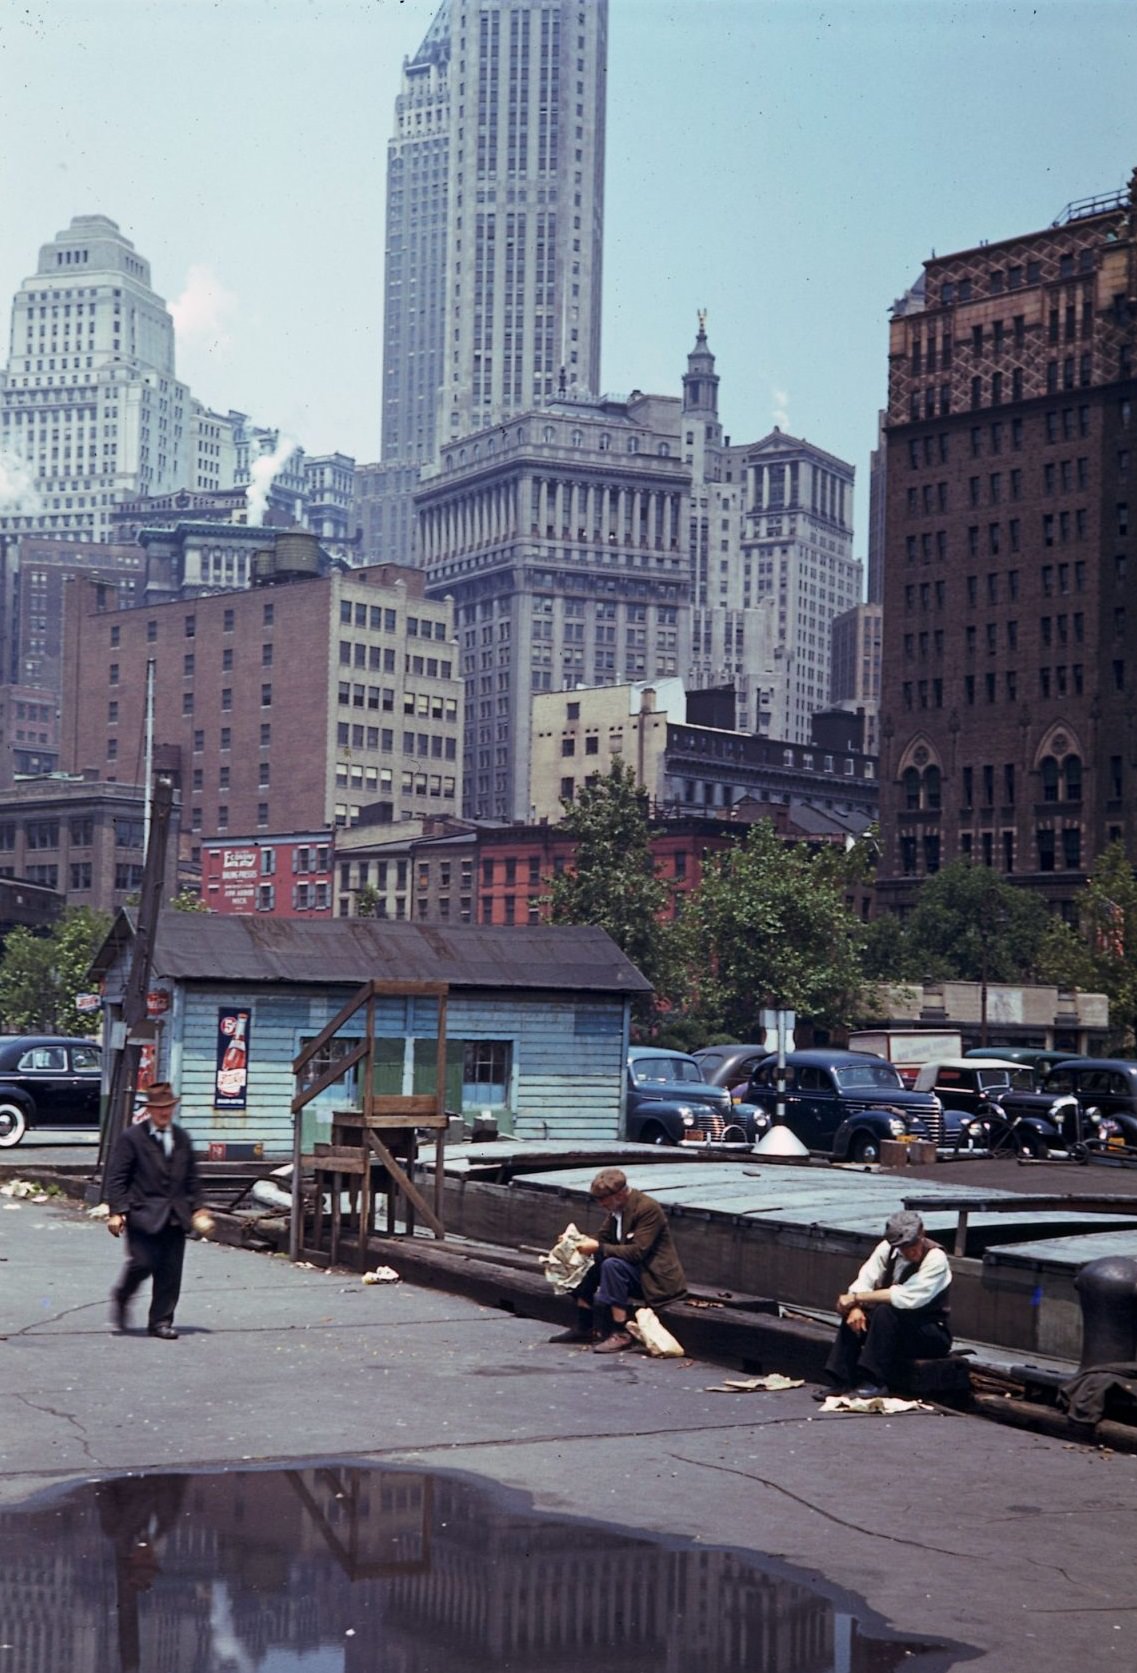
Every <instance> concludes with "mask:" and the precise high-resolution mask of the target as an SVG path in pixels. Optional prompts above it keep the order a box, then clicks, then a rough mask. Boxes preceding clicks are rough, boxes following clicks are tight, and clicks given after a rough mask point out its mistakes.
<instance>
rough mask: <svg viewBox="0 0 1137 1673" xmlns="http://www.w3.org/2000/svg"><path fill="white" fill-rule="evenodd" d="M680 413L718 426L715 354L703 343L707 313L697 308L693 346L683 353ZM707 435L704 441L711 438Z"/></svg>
mask: <svg viewBox="0 0 1137 1673" xmlns="http://www.w3.org/2000/svg"><path fill="white" fill-rule="evenodd" d="M683 416H684V417H685V418H698V419H701V420H702V422H703V423H704V424H707V425H714V427H715V431H716V435H715V438H714V439H716V440H717V439H719V438H718V435H717V432H718V429H719V423H718V417H719V379H718V373H717V372H716V371H715V357H714V355H713V354H712V353H711V351H710V349H709V348H708V346H707V313H706V309H705V308H700V309H699V334H698V336H697V337H696V338H695V347H694V348H693V349H692V350H691V352H690V354H689V355H688V356H687V370H686V372H685V373H684V376H683ZM711 439H712V438H711V436H710V435H707V440H708V441H709V440H711Z"/></svg>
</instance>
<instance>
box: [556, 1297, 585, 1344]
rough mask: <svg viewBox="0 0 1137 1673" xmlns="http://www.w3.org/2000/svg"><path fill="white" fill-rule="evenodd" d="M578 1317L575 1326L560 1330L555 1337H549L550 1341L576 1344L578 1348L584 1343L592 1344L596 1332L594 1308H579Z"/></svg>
mask: <svg viewBox="0 0 1137 1673" xmlns="http://www.w3.org/2000/svg"><path fill="white" fill-rule="evenodd" d="M577 1315H578V1316H577V1319H576V1323H575V1324H572V1325H570V1326H569V1328H568V1330H558V1331H557V1333H556V1335H555V1336H550V1337H549V1341H550V1342H565V1343H574V1342H575V1343H576V1344H577V1345H578V1346H579V1345H580V1344H581V1343H584V1342H591V1341H592V1340H593V1339H594V1332H593V1328H592V1308H591V1307H579V1308H578V1309H577Z"/></svg>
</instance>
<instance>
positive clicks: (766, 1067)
mask: <svg viewBox="0 0 1137 1673" xmlns="http://www.w3.org/2000/svg"><path fill="white" fill-rule="evenodd" d="M746 1099H747V1102H748V1103H751V1104H755V1105H756V1106H757V1107H758V1108H759V1109H762V1110H764V1111H765V1112H766V1113H767V1114H768V1115H770V1116H773V1114H774V1110H775V1107H776V1104H777V1099H778V1060H777V1058H776V1057H769V1058H767V1059H766V1060H765V1061H764V1062H762V1063H760V1064H759V1065H758V1067H757V1069H756V1070H755V1071H754V1074H753V1076H752V1077H751V1080H750V1085H749V1086H748V1088H747V1091H746ZM785 1122H786V1126H787V1127H789V1129H790V1131H791V1132H792V1133H794V1134H795V1135H796V1137H797V1138H799V1139H800V1140H801V1142H802V1144H804V1145H805V1146H806V1148H807V1149H808V1150H813V1151H819V1152H820V1153H821V1154H823V1155H827V1156H832V1158H833V1160H834V1161H835V1162H877V1161H879V1160H880V1146H881V1143H882V1141H883V1140H884V1139H898V1138H904V1137H905V1136H907V1137H910V1138H922V1139H931V1140H933V1142H934V1143H936V1144H940V1143H942V1141H943V1112H942V1110H941V1108H940V1103H939V1099H938V1098H937V1097H936V1096H935V1094H934V1093H932V1092H910V1091H909V1090H908V1089H907V1088H906V1087H905V1085H904V1083H903V1081H902V1080H901V1079H900V1076H899V1074H898V1073H897V1071H896V1069H895V1068H894V1067H893V1066H892V1064H891V1063H889V1062H887V1061H886V1060H885V1059H884V1058H883V1057H876V1056H874V1055H873V1054H872V1053H871V1052H863V1051H835V1050H834V1051H829V1050H824V1049H814V1050H811V1051H791V1052H787V1054H786V1090H785Z"/></svg>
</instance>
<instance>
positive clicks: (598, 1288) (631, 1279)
mask: <svg viewBox="0 0 1137 1673" xmlns="http://www.w3.org/2000/svg"><path fill="white" fill-rule="evenodd" d="M576 1297H577V1301H578V1302H579V1303H580V1305H581V1306H582V1307H621V1308H624V1309H625V1310H626V1309H627V1308H628V1307H629V1306H630V1304H631V1303H632V1302H633V1301H642V1300H643V1298H644V1292H643V1290H642V1289H641V1288H640V1269H639V1267H638V1266H633V1265H632V1262H631V1261H622V1260H621V1259H620V1257H619V1255H608V1256H606V1257H605V1258H604V1259H602V1260H598V1261H595V1262H594V1263H593V1265H592V1266H591V1267H590V1268H589V1270H588V1271H587V1272H586V1273H585V1275H584V1277H583V1278H582V1279H581V1281H580V1283H579V1284H578V1285H577V1291H576Z"/></svg>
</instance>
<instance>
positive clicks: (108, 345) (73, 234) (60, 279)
mask: <svg viewBox="0 0 1137 1673" xmlns="http://www.w3.org/2000/svg"><path fill="white" fill-rule="evenodd" d="M190 428H191V412H190V397H189V391H188V390H187V388H186V387H185V385H184V384H181V383H179V382H178V381H177V379H176V377H175V375H174V322H173V319H172V317H171V315H170V312H169V310H168V309H167V307H166V304H165V302H163V300H162V298H161V297H160V296H158V295H157V294H156V293H155V292H154V290H153V289H152V288H151V285H150V264H149V262H148V261H145V260H143V258H142V257H141V256H139V255H138V254H137V253H136V251H135V248H134V245H133V244H132V243H131V242H130V240H129V238H125V237H124V236H123V234H122V233H121V232H120V231H119V229H118V227H117V226H116V224H115V223H114V221H112V220H109V219H108V218H107V216H105V215H77V216H75V217H74V219H73V220H72V222H71V225H70V227H69V228H68V229H67V230H66V231H64V232H60V233H57V234H56V236H55V238H54V239H53V240H52V241H51V243H50V244H45V245H44V246H43V248H42V249H41V250H40V253H39V263H38V266H37V269H36V272H35V275H34V276H33V277H31V278H29V279H25V281H24V283H23V284H22V285H21V286H20V289H19V291H18V292H17V293H16V297H15V300H14V302H13V304H12V327H11V336H10V342H9V354H8V365H7V369H6V371H5V372H4V373H3V374H0V453H2V454H3V456H4V458H5V459H6V460H7V461H9V462H10V463H9V470H8V472H7V473H6V474H8V475H12V474H17V475H18V476H19V477H20V480H21V485H22V486H21V491H20V492H18V493H11V492H10V493H9V495H8V497H7V499H6V501H5V502H4V503H3V504H0V532H2V531H4V530H8V531H11V532H14V533H35V534H60V535H64V536H70V537H71V538H73V539H76V540H108V539H110V538H111V525H110V510H111V506H112V505H113V504H114V502H115V500H117V499H122V498H125V497H128V496H130V495H134V494H163V493H168V492H170V491H171V490H173V489H175V488H183V487H186V486H188V485H189V479H190Z"/></svg>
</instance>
